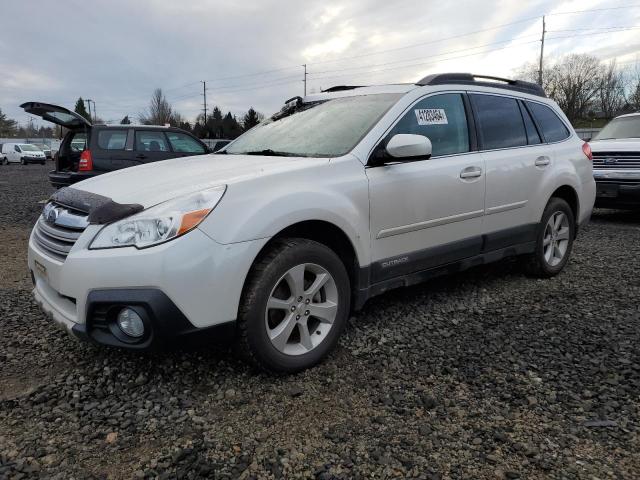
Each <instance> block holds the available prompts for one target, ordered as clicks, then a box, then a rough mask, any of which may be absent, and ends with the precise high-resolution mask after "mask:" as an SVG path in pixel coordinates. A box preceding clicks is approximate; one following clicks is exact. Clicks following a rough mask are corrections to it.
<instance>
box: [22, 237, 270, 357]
mask: <svg viewBox="0 0 640 480" xmlns="http://www.w3.org/2000/svg"><path fill="white" fill-rule="evenodd" d="M99 229H100V227H99V226H96V225H90V226H89V227H88V228H87V229H86V230H85V231H84V232H83V234H82V235H81V236H80V238H79V239H78V240H77V241H76V243H75V245H74V246H73V248H72V249H71V251H70V253H69V255H68V256H67V258H66V259H65V260H64V261H61V260H58V259H54V258H52V257H50V256H48V255H47V254H46V252H43V251H42V250H41V249H40V248H39V246H38V244H37V243H36V242H35V241H34V238H33V234H32V236H31V238H30V240H29V257H28V263H29V268H30V270H31V272H32V275H33V280H34V289H33V295H34V299H35V300H36V302H37V303H38V304H39V305H40V306H41V308H42V309H43V310H44V311H45V312H46V313H47V314H48V315H49V316H50V317H51V318H52V319H53V320H54V321H55V322H56V323H58V324H59V325H60V326H62V327H63V328H64V329H65V330H67V331H68V332H70V333H73V334H74V335H76V336H77V337H80V338H83V339H86V340H90V341H94V342H97V343H101V344H106V345H114V346H120V347H126V348H133V349H146V348H151V347H155V346H157V345H160V344H163V345H166V344H167V343H170V342H171V341H172V340H173V339H175V338H178V337H182V336H193V335H197V334H200V333H204V332H205V331H206V330H208V329H211V328H213V327H219V326H225V325H227V326H228V325H229V324H231V323H232V322H234V321H235V319H236V316H237V311H238V305H239V303H240V297H241V294H242V287H243V285H244V280H245V278H246V275H247V273H248V272H249V269H250V267H251V264H252V262H253V259H254V258H255V257H256V256H257V254H258V253H259V251H260V249H261V248H262V247H263V246H264V244H265V243H266V242H267V239H261V240H253V241H248V242H242V243H236V244H230V245H222V244H219V243H217V242H215V241H214V240H212V239H211V238H209V237H208V236H207V235H206V234H204V233H203V232H202V231H200V230H199V229H195V230H193V231H191V232H189V233H188V234H186V235H184V236H182V237H180V238H178V239H175V240H173V241H170V242H167V243H165V244H162V245H158V246H155V247H151V248H146V249H142V250H138V249H136V248H134V247H126V248H115V249H105V250H89V249H88V245H89V243H90V241H91V240H92V239H93V237H94V236H95V234H96V233H97V231H98V230H99ZM124 306H133V307H135V308H140V309H142V311H143V312H144V314H145V316H146V318H147V321H148V322H149V327H150V328H149V330H148V331H149V336H148V337H146V336H145V337H143V339H141V341H139V342H133V343H132V342H127V341H123V340H122V338H119V337H118V335H117V333H118V332H117V331H114V330H113V327H115V328H117V326H116V325H115V323H114V318H115V317H114V314H115V313H114V312H117V310H118V309H119V308H122V307H124Z"/></svg>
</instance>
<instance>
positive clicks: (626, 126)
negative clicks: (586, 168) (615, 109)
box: [590, 113, 640, 209]
mask: <svg viewBox="0 0 640 480" xmlns="http://www.w3.org/2000/svg"><path fill="white" fill-rule="evenodd" d="M590 144H591V150H592V151H593V176H594V177H595V180H596V207H603V208H628V209H640V113H631V114H628V115H621V116H619V117H616V118H614V119H613V120H611V121H610V122H609V123H608V124H607V125H606V126H605V127H604V128H603V129H602V130H601V131H600V133H598V135H597V136H596V137H595V138H594V139H593V140H592V141H591V142H590Z"/></svg>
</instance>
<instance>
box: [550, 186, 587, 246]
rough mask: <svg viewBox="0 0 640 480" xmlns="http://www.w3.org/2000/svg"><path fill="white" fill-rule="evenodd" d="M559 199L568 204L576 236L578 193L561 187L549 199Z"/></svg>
mask: <svg viewBox="0 0 640 480" xmlns="http://www.w3.org/2000/svg"><path fill="white" fill-rule="evenodd" d="M553 197H556V198H561V199H563V200H564V201H565V202H567V203H568V204H569V207H570V208H571V212H572V213H573V218H574V221H575V225H576V232H575V233H576V235H577V234H578V228H577V227H578V221H579V218H580V198H579V197H578V192H576V190H575V189H574V188H573V187H572V186H570V185H562V186H560V187H558V188H556V189H555V190H554V191H553V193H552V194H551V197H550V199H551V198H553Z"/></svg>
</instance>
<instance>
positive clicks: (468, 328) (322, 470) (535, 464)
mask: <svg viewBox="0 0 640 480" xmlns="http://www.w3.org/2000/svg"><path fill="white" fill-rule="evenodd" d="M49 168H50V166H49V165H47V166H46V167H40V166H28V167H21V166H10V167H0V236H1V237H0V238H1V241H0V245H1V246H0V249H1V250H0V252H1V253H2V256H1V258H2V263H1V264H0V272H2V275H1V277H0V332H1V333H2V335H0V366H1V368H0V478H11V479H20V478H32V477H33V478H37V477H42V478H56V479H70V478H76V479H80V478H127V479H128V478H187V479H191V478H314V477H315V478H319V479H332V478H391V477H398V478H414V477H415V478H427V479H440V478H442V479H445V478H452V479H453V478H455V479H457V478H466V479H484V478H492V479H493V478H508V479H515V478H567V479H572V478H587V479H594V480H595V479H605V478H625V479H632V478H640V435H639V427H640V425H639V417H638V415H639V413H640V399H639V393H640V358H639V350H638V345H640V343H639V340H640V333H639V329H638V323H639V321H640V306H639V303H638V300H639V298H640V280H639V277H638V275H637V269H638V258H640V241H639V240H640V213H629V212H615V211H602V212H596V215H595V216H594V219H593V221H592V223H591V224H590V225H589V226H588V227H587V228H586V229H584V231H583V232H582V233H581V235H580V237H579V240H578V242H577V244H576V245H575V248H574V252H573V258H572V261H571V262H570V264H569V266H568V268H567V269H566V270H565V272H564V273H563V274H562V275H560V276H558V277H556V278H554V279H551V280H544V281H542V280H533V279H530V278H527V277H525V276H523V275H522V274H521V273H520V272H519V270H518V268H517V265H516V264H515V263H514V262H503V263H500V264H497V265H494V266H490V267H483V268H479V269H475V270H473V271H471V272H467V273H465V274H460V275H456V276H452V277H447V278H441V279H437V280H435V281H432V282H430V283H427V284H424V285H421V286H417V287H413V288H409V289H402V290H397V291H394V292H390V293H388V294H386V295H383V296H381V297H378V298H376V299H373V300H372V301H370V302H369V303H368V304H367V306H366V307H365V310H364V311H363V312H362V313H361V314H359V315H358V316H357V317H355V318H353V319H352V320H351V322H350V327H349V328H348V330H347V332H346V335H345V336H344V338H343V339H342V341H341V343H340V346H339V348H338V350H337V351H336V352H335V353H334V354H333V355H332V356H331V357H330V358H329V359H328V360H327V361H325V362H324V363H323V364H322V365H320V366H319V367H317V368H315V369H313V370H311V371H308V372H306V373H303V374H300V375H296V376H290V377H285V378H271V377H268V376H266V375H262V374H259V373H256V372H254V371H252V370H250V369H249V368H248V367H246V366H245V365H244V364H243V363H242V362H241V361H239V360H238V359H237V358H236V357H235V356H234V355H233V354H232V353H231V352H229V351H227V350H225V349H224V348H223V347H208V348H191V349H182V350H174V351H171V352H165V353H162V354H154V355H143V354H131V353H127V352H122V351H118V350H111V349H107V348H98V347H93V346H89V345H85V344H81V343H78V342H76V341H74V340H73V339H72V338H70V337H69V336H68V335H66V334H65V333H64V332H62V331H60V330H58V329H57V328H56V327H54V325H53V324H52V323H51V322H49V321H48V320H47V319H46V318H45V317H44V315H43V314H41V313H40V311H39V310H38V308H37V307H36V306H35V305H34V304H33V302H32V301H31V296H30V292H29V290H30V281H29V278H28V274H27V271H26V265H25V263H26V239H27V236H28V232H29V229H30V226H31V225H32V224H33V222H34V221H35V220H36V218H37V215H38V214H39V211H40V209H41V205H39V204H38V201H40V200H42V199H44V198H46V197H47V195H48V194H50V193H51V188H50V187H49V186H48V184H47V182H46V172H47V170H48V169H49Z"/></svg>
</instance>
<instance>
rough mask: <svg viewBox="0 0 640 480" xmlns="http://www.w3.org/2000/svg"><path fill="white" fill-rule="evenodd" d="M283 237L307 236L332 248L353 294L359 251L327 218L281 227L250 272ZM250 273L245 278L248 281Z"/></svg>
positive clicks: (259, 254) (358, 272) (262, 250)
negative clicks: (345, 273) (347, 278)
mask: <svg viewBox="0 0 640 480" xmlns="http://www.w3.org/2000/svg"><path fill="white" fill-rule="evenodd" d="M283 238H305V239H307V240H313V241H315V242H318V243H321V244H323V245H325V246H326V247H328V248H330V249H331V250H332V251H333V252H334V253H335V254H336V255H337V256H338V258H340V260H341V261H342V263H343V264H344V266H345V269H346V270H347V274H348V275H349V281H350V284H351V285H350V287H351V292H352V295H353V293H354V292H355V291H356V290H357V287H358V285H359V284H360V282H361V280H360V262H359V260H358V254H357V251H356V249H355V247H354V245H353V242H352V241H351V239H350V238H349V236H348V235H347V234H346V233H345V232H344V230H342V229H341V228H340V227H338V226H337V225H335V224H334V223H331V222H328V221H326V220H303V221H300V222H296V223H294V224H292V225H289V226H287V227H285V228H283V229H281V230H280V231H279V232H278V233H276V234H275V235H274V236H273V237H271V238H270V239H269V241H268V242H267V243H266V244H265V245H264V246H263V247H262V248H261V249H260V251H259V252H258V254H257V255H256V257H255V258H254V259H253V262H252V263H251V267H250V268H249V274H250V272H251V270H252V269H253V266H254V265H255V264H256V263H258V262H259V261H260V260H261V259H262V258H263V257H264V256H265V255H266V254H267V252H269V250H270V248H271V247H272V245H273V244H274V242H276V241H278V240H281V239H283ZM249 274H248V275H247V277H246V278H245V286H246V282H247V280H248V278H249Z"/></svg>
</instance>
